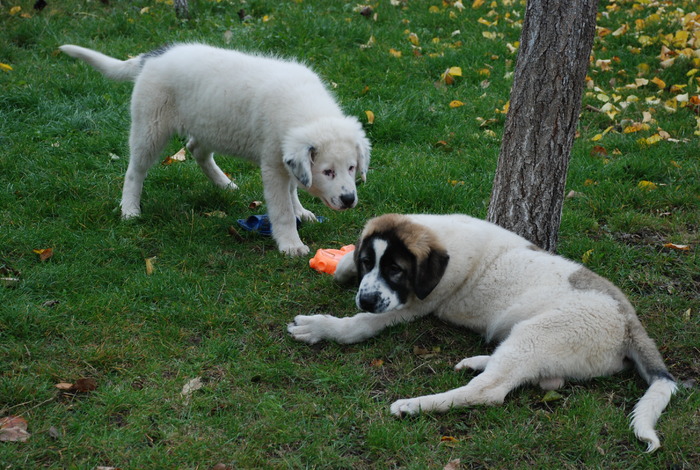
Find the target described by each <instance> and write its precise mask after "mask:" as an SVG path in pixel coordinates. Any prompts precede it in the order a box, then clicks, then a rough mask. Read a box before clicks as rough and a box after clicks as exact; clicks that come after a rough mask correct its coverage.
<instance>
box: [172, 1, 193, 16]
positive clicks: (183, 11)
mask: <svg viewBox="0 0 700 470" xmlns="http://www.w3.org/2000/svg"><path fill="white" fill-rule="evenodd" d="M173 3H174V5H175V16H177V17H178V18H179V19H181V20H184V19H187V18H189V17H190V9H189V5H188V4H187V0H174V2H173Z"/></svg>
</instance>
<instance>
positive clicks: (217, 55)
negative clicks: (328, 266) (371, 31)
mask: <svg viewBox="0 0 700 470" xmlns="http://www.w3.org/2000/svg"><path fill="white" fill-rule="evenodd" d="M60 49H61V50H62V51H63V52H65V53H66V54H68V55H70V56H71V57H76V58H79V59H82V60H84V61H85V62H87V63H88V64H90V65H92V66H93V67H94V68H96V69H97V70H99V71H100V72H102V73H103V74H104V75H105V76H107V77H109V78H112V79H115V80H131V81H134V82H135V84H134V91H133V94H132V98H131V119H132V122H131V135H130V138H129V146H130V151H131V156H130V159H129V166H128V168H127V170H126V176H125V179H124V190H123V192H122V200H121V209H122V217H123V218H125V219H128V218H132V217H138V216H139V215H140V214H141V209H140V201H141V191H142V189H143V181H144V179H145V178H146V173H147V172H148V169H149V168H150V167H151V166H153V164H154V163H155V162H156V161H157V160H158V156H159V154H160V153H161V152H162V150H163V148H164V147H165V145H166V144H167V143H168V140H169V139H170V138H171V137H172V136H173V135H174V134H179V135H184V136H187V137H188V138H189V141H188V142H187V148H188V149H189V150H190V151H191V152H192V154H193V155H194V159H195V160H196V161H197V163H198V164H199V167H200V168H201V169H202V171H203V172H204V174H205V175H207V177H208V178H209V179H210V180H211V182H212V183H214V184H215V185H216V186H219V187H221V188H230V189H237V186H236V185H235V184H234V183H232V182H231V180H230V179H229V178H228V177H227V176H226V175H225V174H224V173H223V172H222V171H221V169H219V167H218V166H217V165H216V163H215V162H214V158H213V152H217V153H223V154H228V155H236V156H239V157H243V158H247V159H249V160H252V161H254V162H255V163H257V164H258V165H259V166H260V168H261V171H262V179H263V185H264V192H265V199H266V201H267V204H268V212H269V216H270V220H271V222H272V227H273V229H272V231H273V233H272V235H273V237H274V239H275V241H276V242H277V245H278V247H279V249H280V251H282V252H284V253H287V254H290V255H304V254H306V253H308V252H309V248H308V247H307V246H306V245H304V244H303V243H302V241H301V239H300V238H299V234H298V233H297V229H296V218H299V219H301V220H315V219H316V217H315V216H314V214H313V213H312V212H310V211H308V210H306V209H304V208H303V207H302V205H301V203H300V202H299V197H298V195H297V185H298V184H301V186H302V187H303V188H304V189H306V190H307V191H308V192H309V193H311V194H313V195H314V196H317V197H319V198H320V199H321V200H322V201H323V202H324V203H325V204H326V205H327V206H328V207H330V208H331V209H335V210H344V209H349V208H351V207H354V206H355V204H357V193H356V190H355V179H356V176H358V175H359V176H360V177H361V178H362V180H363V181H364V180H365V175H366V172H367V167H368V166H369V155H370V144H369V141H368V140H367V138H366V137H365V133H364V132H363V130H362V126H361V125H360V123H359V121H358V120H357V119H356V118H354V117H346V116H344V115H343V113H342V111H341V110H340V107H339V106H338V104H337V103H336V102H335V100H334V99H333V97H332V96H331V94H330V93H329V92H328V90H327V89H326V88H325V87H324V85H323V83H322V82H321V80H320V79H319V77H318V76H317V75H316V74H315V73H313V72H312V71H311V70H309V69H308V68H306V67H304V66H303V65H301V64H299V63H296V62H291V61H285V60H279V59H275V58H270V57H263V56H256V55H248V54H243V53H240V52H236V51H230V50H224V49H217V48H214V47H209V46H205V45H201V44H178V45H171V46H166V47H164V48H161V49H158V50H155V51H152V52H149V53H146V54H142V55H139V56H138V57H135V58H133V59H129V60H125V61H121V60H117V59H114V58H112V57H108V56H106V55H103V54H101V53H99V52H96V51H93V50H90V49H85V48H83V47H79V46H72V45H65V46H61V47H60Z"/></svg>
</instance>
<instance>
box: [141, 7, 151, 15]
mask: <svg viewBox="0 0 700 470" xmlns="http://www.w3.org/2000/svg"><path fill="white" fill-rule="evenodd" d="M150 9H151V7H143V8H141V11H140V13H141V14H142V15H143V14H146V13H148V10H150Z"/></svg>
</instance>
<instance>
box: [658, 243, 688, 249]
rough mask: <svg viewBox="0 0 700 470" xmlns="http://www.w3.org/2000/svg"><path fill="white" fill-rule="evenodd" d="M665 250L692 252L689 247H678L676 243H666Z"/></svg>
mask: <svg viewBox="0 0 700 470" xmlns="http://www.w3.org/2000/svg"><path fill="white" fill-rule="evenodd" d="M664 248H670V249H672V250H678V251H690V246H689V245H676V244H675V243H665V244H664Z"/></svg>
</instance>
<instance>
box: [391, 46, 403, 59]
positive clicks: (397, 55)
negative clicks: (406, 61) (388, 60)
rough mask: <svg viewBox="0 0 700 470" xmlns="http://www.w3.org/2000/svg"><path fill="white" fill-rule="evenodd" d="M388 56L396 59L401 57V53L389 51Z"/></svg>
mask: <svg viewBox="0 0 700 470" xmlns="http://www.w3.org/2000/svg"><path fill="white" fill-rule="evenodd" d="M389 54H391V55H393V56H394V57H396V58H397V59H398V58H399V57H401V51H397V50H396V49H393V48H392V49H389Z"/></svg>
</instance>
